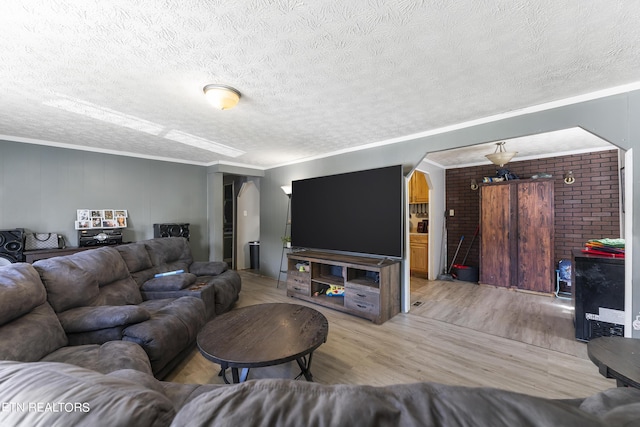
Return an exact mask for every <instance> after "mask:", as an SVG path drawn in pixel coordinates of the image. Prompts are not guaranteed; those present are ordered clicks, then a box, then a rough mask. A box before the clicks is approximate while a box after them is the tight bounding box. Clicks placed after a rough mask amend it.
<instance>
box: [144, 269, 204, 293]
mask: <svg viewBox="0 0 640 427" xmlns="http://www.w3.org/2000/svg"><path fill="white" fill-rule="evenodd" d="M195 282H196V275H195V274H191V273H182V274H172V275H170V276H163V277H154V278H153V279H150V280H147V281H146V282H144V283H143V284H142V287H141V288H140V289H141V290H143V291H159V292H163V291H179V290H180V289H185V288H188V287H189V286H191V285H193V284H194V283H195Z"/></svg>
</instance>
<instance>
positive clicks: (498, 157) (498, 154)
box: [485, 141, 518, 167]
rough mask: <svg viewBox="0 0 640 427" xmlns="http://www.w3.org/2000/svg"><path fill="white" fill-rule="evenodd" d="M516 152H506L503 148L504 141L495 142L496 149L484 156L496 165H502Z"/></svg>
mask: <svg viewBox="0 0 640 427" xmlns="http://www.w3.org/2000/svg"><path fill="white" fill-rule="evenodd" d="M516 154H518V153H517V152H515V151H514V152H507V151H505V148H504V141H501V142H497V143H496V151H495V153H493V154H487V155H486V156H485V157H486V158H487V159H489V160H490V161H491V163H493V164H494V165H496V166H500V167H503V166H504V165H506V164H507V163H509V162H510V161H511V159H513V157H514V156H515V155H516Z"/></svg>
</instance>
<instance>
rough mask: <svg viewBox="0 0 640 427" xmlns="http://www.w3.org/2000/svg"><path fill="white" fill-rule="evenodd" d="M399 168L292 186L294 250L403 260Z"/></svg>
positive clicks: (309, 180) (361, 172)
mask: <svg viewBox="0 0 640 427" xmlns="http://www.w3.org/2000/svg"><path fill="white" fill-rule="evenodd" d="M402 201H403V176H402V166H401V165H397V166H389V167H384V168H378V169H370V170H364V171H359V172H350V173H344V174H338V175H330V176H323V177H318V178H309V179H302V180H298V181H293V183H292V194H291V244H292V245H293V246H295V247H302V248H310V249H324V250H332V251H341V252H355V253H362V254H372V255H380V256H386V257H398V258H400V257H402V248H403V233H402V230H403V215H402V212H403V208H402Z"/></svg>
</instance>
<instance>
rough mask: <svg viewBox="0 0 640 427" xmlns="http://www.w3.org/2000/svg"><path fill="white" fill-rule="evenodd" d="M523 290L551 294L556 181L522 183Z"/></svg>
mask: <svg viewBox="0 0 640 427" xmlns="http://www.w3.org/2000/svg"><path fill="white" fill-rule="evenodd" d="M517 186H518V281H517V282H518V283H517V286H518V288H519V289H526V290H529V291H536V292H544V293H551V292H553V282H554V278H555V268H554V260H553V250H554V247H553V244H554V239H553V233H554V227H553V221H554V214H553V212H554V211H553V181H529V182H523V183H518V184H517Z"/></svg>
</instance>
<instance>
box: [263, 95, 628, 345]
mask: <svg viewBox="0 0 640 427" xmlns="http://www.w3.org/2000/svg"><path fill="white" fill-rule="evenodd" d="M639 117H640V91H633V92H628V93H625V94H621V95H614V96H610V97H606V98H601V99H597V100H592V101H586V102H581V103H576V104H572V105H568V106H562V107H558V108H554V109H550V110H545V111H540V112H533V113H528V114H523V115H520V116H515V117H510V118H505V119H502V120H498V121H494V122H491V123H486V124H480V125H475V126H470V127H467V128H464V129H459V130H453V131H450V132H446V133H442V134H437V135H431V136H426V137H421V138H416V139H413V140H411V141H406V142H402V143H397V144H393V145H387V146H380V147H376V148H371V149H368V150H363V151H358V152H354V153H347V154H342V155H339V156H333V157H327V158H323V159H317V160H312V161H308V162H304V163H299V164H296V165H291V166H283V167H279V168H274V169H271V170H268V171H266V173H265V178H264V180H263V185H262V189H261V192H262V194H261V204H260V205H261V206H260V207H261V215H260V220H261V227H260V229H261V265H260V267H261V270H262V272H263V273H264V274H266V275H269V276H272V277H275V276H277V275H278V271H279V266H280V262H281V260H280V254H281V246H280V234H281V231H279V230H280V229H281V228H282V226H283V225H284V224H283V221H284V220H285V218H286V206H287V198H286V196H285V195H284V194H283V193H282V191H281V190H280V186H281V185H285V184H289V183H290V182H291V181H293V180H296V179H302V178H310V177H315V176H321V175H330V174H335V173H342V172H349V171H355V170H362V169H369V168H374V167H382V166H390V165H393V164H403V165H406V166H407V167H410V168H413V167H415V165H417V164H418V163H419V162H420V161H421V159H422V158H423V157H424V155H425V154H426V153H428V152H431V151H439V150H444V149H449V148H456V147H462V146H468V145H474V144H478V143H482V142H491V141H498V140H501V139H508V138H516V137H521V136H526V135H532V134H537V133H541V132H550V131H556V130H561V129H567V128H572V127H576V126H579V127H582V128H584V129H585V130H587V131H589V132H592V133H593V134H595V135H598V136H599V137H601V138H603V139H605V140H607V141H609V142H611V143H612V144H614V145H616V146H617V147H619V148H621V149H623V150H628V149H630V148H633V147H638V149H640V120H638V118H639ZM638 149H636V150H634V151H636V152H638ZM627 166H632V167H631V168H629V169H630V170H635V171H640V155H638V154H636V155H635V156H632V164H631V165H629V164H628V163H627ZM636 175H637V174H636ZM628 181H629V182H627V186H630V185H632V190H631V191H632V194H633V197H632V200H631V201H628V202H629V203H631V208H632V209H633V211H636V212H640V210H639V209H640V185H638V184H637V183H638V178H636V177H630V176H628ZM293 220H294V221H295V218H294V219H293ZM628 222H631V224H630V227H631V230H632V235H631V236H629V234H627V262H626V266H627V271H628V277H630V280H631V285H630V288H631V292H630V293H627V298H631V307H632V310H631V313H627V317H628V318H635V316H636V315H640V263H635V265H634V264H633V263H632V262H631V256H632V253H633V252H635V253H640V231H639V230H640V216H638V215H636V216H634V217H633V218H632V219H631V221H628ZM281 223H282V224H281ZM633 336H634V337H637V338H640V331H633Z"/></svg>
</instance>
